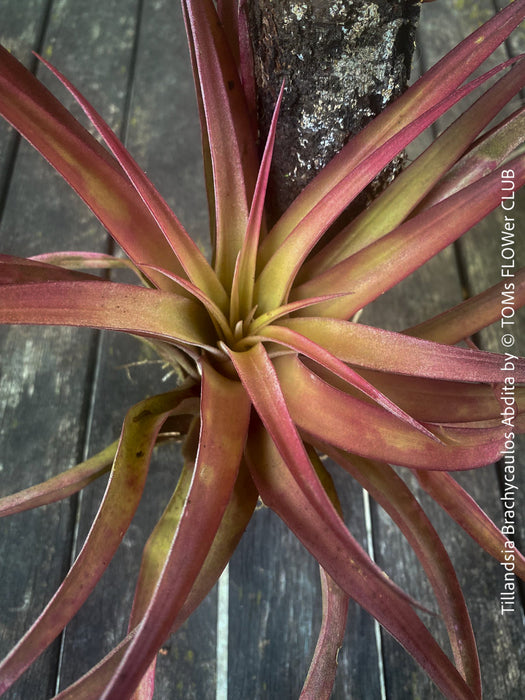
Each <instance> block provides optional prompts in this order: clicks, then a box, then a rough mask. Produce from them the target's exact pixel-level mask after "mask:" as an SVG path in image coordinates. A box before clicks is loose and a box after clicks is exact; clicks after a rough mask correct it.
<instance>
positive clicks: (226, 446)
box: [102, 362, 250, 700]
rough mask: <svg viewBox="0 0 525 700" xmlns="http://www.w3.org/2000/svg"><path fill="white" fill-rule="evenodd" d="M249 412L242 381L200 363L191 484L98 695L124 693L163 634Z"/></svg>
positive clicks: (207, 532)
mask: <svg viewBox="0 0 525 700" xmlns="http://www.w3.org/2000/svg"><path fill="white" fill-rule="evenodd" d="M249 416H250V402H249V400H248V397H247V395H246V392H245V391H244V389H243V387H242V385H241V384H240V383H239V382H236V381H231V380H228V379H226V378H224V377H222V376H221V375H220V374H218V373H217V372H216V371H215V370H213V369H212V368H211V367H210V366H209V365H208V364H207V363H205V362H202V393H201V423H200V436H199V448H198V452H197V459H196V463H195V470H194V474H193V478H192V481H191V486H190V489H189V492H188V495H187V498H186V500H185V503H184V508H183V511H182V514H181V517H180V521H179V524H178V527H177V530H176V532H175V536H174V538H173V541H172V543H171V546H170V549H169V553H168V556H167V558H166V561H165V564H164V567H163V570H162V574H161V576H160V578H159V581H158V584H157V586H156V587H155V592H154V594H153V596H152V598H151V601H150V602H149V605H148V607H147V610H146V612H145V613H144V615H143V617H142V619H141V622H140V624H139V626H138V628H137V633H136V635H135V636H134V638H133V640H132V641H131V643H130V644H129V646H128V648H127V650H126V652H125V654H124V657H123V659H122V662H121V664H120V665H119V668H118V670H117V672H116V673H115V674H114V676H113V678H112V680H111V682H110V683H109V685H108V686H107V688H106V689H105V691H104V693H103V695H102V698H103V700H121V698H123V697H128V696H130V695H131V694H132V692H133V691H134V689H135V688H136V687H137V685H138V684H139V683H140V681H141V679H142V677H143V675H144V674H145V673H146V671H147V670H148V667H149V665H150V664H151V662H152V661H153V659H154V658H155V655H156V653H157V651H158V649H159V648H160V646H161V645H162V643H163V642H164V641H165V639H166V638H167V637H168V635H169V633H170V630H171V628H172V626H173V624H174V622H175V620H176V618H177V615H178V614H179V612H180V610H181V607H182V606H183V604H184V601H185V600H186V598H187V596H188V594H189V592H190V590H191V588H192V586H193V584H194V582H195V580H196V578H197V576H198V575H199V571H200V570H201V569H202V566H203V564H204V562H205V559H206V556H207V555H208V552H209V551H210V548H211V547H212V544H213V541H214V538H215V536H216V534H217V530H218V529H219V526H220V523H221V520H222V517H223V515H224V512H225V510H226V507H227V505H228V502H229V500H230V497H231V494H232V491H233V488H234V485H235V481H236V478H237V474H238V470H239V463H240V460H241V458H242V452H243V449H244V442H245V438H246V433H247V430H248V422H249Z"/></svg>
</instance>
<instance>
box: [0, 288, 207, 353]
mask: <svg viewBox="0 0 525 700" xmlns="http://www.w3.org/2000/svg"><path fill="white" fill-rule="evenodd" d="M0 323H18V324H35V325H52V326H54V325H57V326H89V327H92V328H106V329H109V330H117V331H126V332H128V333H133V334H135V335H143V336H146V337H149V338H157V339H159V340H165V341H171V342H174V343H179V344H185V343H188V344H190V345H200V346H205V345H206V343H207V342H208V341H210V342H213V337H212V336H211V335H210V327H209V319H207V317H206V313H205V311H204V309H202V307H201V306H200V304H198V303H197V302H195V301H193V300H191V299H186V298H184V297H179V296H176V295H175V294H172V293H170V292H163V291H160V290H157V289H144V288H143V287H135V286H133V285H129V284H119V283H115V282H106V281H103V280H98V281H96V282H41V283H35V284H8V285H0Z"/></svg>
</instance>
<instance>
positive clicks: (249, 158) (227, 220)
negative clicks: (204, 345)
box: [183, 0, 259, 289]
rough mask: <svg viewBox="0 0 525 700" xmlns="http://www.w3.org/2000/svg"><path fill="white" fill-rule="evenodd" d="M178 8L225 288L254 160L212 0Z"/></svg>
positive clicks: (228, 284) (245, 113) (245, 117)
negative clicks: (207, 168)
mask: <svg viewBox="0 0 525 700" xmlns="http://www.w3.org/2000/svg"><path fill="white" fill-rule="evenodd" d="M183 8H184V12H185V19H186V26H187V31H188V37H189V41H190V46H191V50H192V55H193V63H194V73H195V83H196V85H197V90H198V92H199V106H200V107H201V123H202V129H203V132H204V135H203V141H204V143H205V145H206V148H207V149H209V157H210V164H211V169H212V175H213V202H212V206H213V207H214V224H215V227H216V231H215V236H214V240H215V254H216V258H215V267H216V270H217V273H218V275H219V279H220V280H221V282H222V283H223V285H224V286H225V288H227V289H230V288H231V283H232V279H233V272H234V267H235V261H236V259H237V255H238V254H239V251H240V250H241V245H242V241H243V238H244V235H245V232H246V226H247V223H248V212H249V206H250V202H251V199H252V196H253V191H254V188H255V182H256V178H257V171H258V165H259V161H258V157H257V151H256V148H255V141H254V138H253V129H252V125H251V123H250V119H249V117H248V111H247V108H246V102H245V99H244V94H243V91H242V86H241V84H240V79H239V76H238V73H237V68H236V65H235V61H234V58H233V56H232V54H231V51H230V47H229V46H228V43H227V41H226V37H225V35H224V32H223V31H222V28H221V25H220V22H219V18H218V17H217V13H216V10H215V7H214V5H213V2H211V0H184V1H183ZM210 190H211V187H210V186H208V192H209V193H210Z"/></svg>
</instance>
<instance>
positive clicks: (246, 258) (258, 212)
mask: <svg viewBox="0 0 525 700" xmlns="http://www.w3.org/2000/svg"><path fill="white" fill-rule="evenodd" d="M283 91H284V83H283V84H282V86H281V91H280V93H279V97H278V99H277V104H276V105H275V109H274V112H273V117H272V122H271V124H270V130H269V132H268V138H267V139H266V146H265V148H264V153H263V157H262V161H261V167H260V169H259V175H258V177H257V183H256V185H255V192H254V194H253V200H252V205H251V208H250V215H249V218H248V223H247V225H246V234H245V236H244V239H243V241H242V246H241V250H240V252H239V257H238V259H237V264H236V265H235V272H234V276H233V283H232V294H231V297H232V298H231V308H230V322H231V323H232V325H234V324H235V323H237V321H238V320H239V319H241V318H246V316H247V315H248V314H249V313H250V311H251V309H252V307H253V285H254V283H255V267H256V262H257V250H258V247H259V235H260V232H261V226H262V222H263V213H264V201H265V198H266V188H267V186H268V178H269V176H270V166H271V163H272V155H273V147H274V144H275V131H276V128H277V119H278V117H279V109H280V107H281V100H282V97H283Z"/></svg>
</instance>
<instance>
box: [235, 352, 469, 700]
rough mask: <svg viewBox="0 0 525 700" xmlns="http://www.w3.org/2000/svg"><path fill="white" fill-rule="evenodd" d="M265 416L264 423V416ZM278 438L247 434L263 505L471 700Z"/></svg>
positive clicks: (430, 668)
mask: <svg viewBox="0 0 525 700" xmlns="http://www.w3.org/2000/svg"><path fill="white" fill-rule="evenodd" d="M246 354H247V353H244V355H246ZM265 418H266V419H267V420H270V416H265ZM282 418H283V415H282V414H280V415H279V419H281V421H282ZM266 427H267V430H268V426H266ZM283 440H284V441H286V438H279V446H277V445H275V444H274V443H273V442H272V440H271V439H270V436H269V435H268V433H267V432H265V431H263V430H260V429H259V430H255V429H252V431H251V433H250V439H249V442H248V446H247V447H248V449H247V455H248V464H249V466H250V469H251V471H252V476H253V479H254V482H255V485H256V486H257V488H258V490H259V493H260V494H261V497H262V499H263V501H264V503H265V504H266V505H267V506H268V507H269V508H271V509H272V510H274V511H275V512H276V513H277V514H278V515H279V517H281V518H282V520H284V522H285V523H286V524H287V526H288V527H289V528H290V529H291V530H292V531H293V532H294V533H295V535H296V536H297V537H298V539H299V540H300V541H301V542H302V543H303V545H304V546H305V547H306V548H307V549H308V550H309V551H310V552H311V553H312V554H313V555H314V556H315V558H316V559H317V561H318V562H319V563H320V564H321V566H322V567H323V568H324V569H325V570H326V571H327V572H328V573H329V575H330V576H331V577H332V578H333V579H334V581H336V582H337V584H338V585H339V586H340V587H341V588H342V589H343V590H344V591H346V593H348V595H350V596H351V597H352V598H353V599H354V600H356V601H357V602H358V603H359V605H361V606H362V607H363V608H364V609H365V610H367V611H368V612H370V613H371V614H372V615H373V616H374V617H375V618H376V619H377V620H378V621H379V622H380V623H381V624H382V625H383V626H384V627H385V628H386V629H387V630H388V631H389V632H390V634H392V635H393V636H394V637H395V638H396V639H397V640H398V641H399V642H400V643H401V644H402V645H403V646H404V647H405V649H406V650H407V651H408V652H409V653H410V654H412V656H413V657H414V658H415V659H416V660H417V661H418V663H420V664H421V666H422V667H423V668H424V669H425V671H426V672H427V673H428V675H429V676H430V677H431V678H432V680H433V681H434V682H435V683H436V684H437V685H438V687H440V689H441V690H442V691H443V692H444V693H445V694H446V695H448V696H449V697H454V698H471V699H472V698H474V697H475V695H474V694H473V693H472V691H471V690H470V689H469V688H468V686H467V685H466V683H465V681H464V680H463V679H462V678H461V676H460V675H459V673H458V671H457V670H456V669H455V668H454V666H453V664H452V663H451V662H450V660H449V659H448V657H447V656H446V654H445V653H444V652H443V651H442V649H441V648H440V647H439V645H438V644H437V643H436V641H435V640H434V638H433V637H432V635H431V634H430V633H429V631H428V630H427V628H426V627H425V625H424V624H423V623H422V622H421V620H420V619H419V617H418V615H417V614H416V613H415V611H414V610H413V609H412V607H411V605H410V604H409V603H408V602H407V601H406V599H405V597H400V596H399V595H398V594H397V592H395V589H393V588H392V584H391V582H390V581H389V579H388V578H387V577H386V576H385V575H384V573H382V572H381V570H380V569H379V568H378V567H377V566H376V565H375V564H374V563H373V562H372V561H371V560H370V558H369V557H368V555H367V554H366V553H365V552H364V551H363V549H362V548H361V547H360V546H359V544H358V543H357V542H356V541H355V540H354V539H353V538H352V536H351V535H350V533H349V532H348V530H347V529H346V527H345V526H344V523H343V522H342V520H341V519H340V518H339V516H338V515H337V513H336V512H335V510H334V509H333V506H332V504H331V502H330V500H329V498H328V496H327V495H326V493H325V492H324V491H323V490H322V487H321V485H320V483H319V482H318V481H317V480H316V477H315V473H314V471H313V467H312V466H311V464H310V462H309V460H308V459H307V458H306V462H305V463H301V466H299V465H298V464H295V463H294V461H290V462H289V461H288V460H287V459H285V457H284V454H283V453H284V452H285V451H287V447H286V442H285V443H284V444H283ZM291 456H293V455H291ZM305 456H306V455H305ZM312 478H313V479H314V480H315V481H317V487H316V490H320V492H319V497H315V498H314V499H312V497H311V495H310V492H311V486H310V483H309V482H310V480H311V479H312ZM321 494H324V502H323V499H322V498H321Z"/></svg>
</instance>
